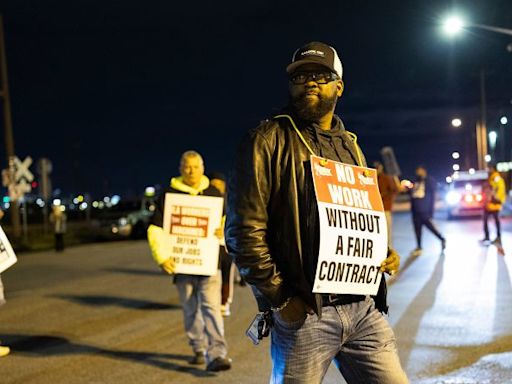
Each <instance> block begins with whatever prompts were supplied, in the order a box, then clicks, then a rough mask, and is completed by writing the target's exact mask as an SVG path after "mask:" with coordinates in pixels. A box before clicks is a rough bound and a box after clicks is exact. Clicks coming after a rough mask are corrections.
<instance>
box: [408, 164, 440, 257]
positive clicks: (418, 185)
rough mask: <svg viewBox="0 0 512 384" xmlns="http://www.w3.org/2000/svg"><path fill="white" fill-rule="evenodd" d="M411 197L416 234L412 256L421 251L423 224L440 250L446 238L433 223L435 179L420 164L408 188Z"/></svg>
mask: <svg viewBox="0 0 512 384" xmlns="http://www.w3.org/2000/svg"><path fill="white" fill-rule="evenodd" d="M409 195H410V197H411V212H412V221H413V225H414V233H415V235H416V245H417V246H416V249H414V250H413V251H412V252H411V255H412V256H419V255H421V253H422V245H421V232H422V228H423V226H425V227H427V228H428V229H429V230H430V231H431V232H432V233H433V234H434V235H435V236H436V237H437V238H438V239H439V240H441V250H442V251H444V249H445V248H446V238H445V237H444V236H443V235H442V234H441V232H439V230H438V229H437V227H436V226H435V225H434V222H433V221H432V218H433V217H434V204H435V201H436V181H435V180H434V179H433V178H432V177H430V176H428V175H427V169H426V168H425V167H424V166H422V165H420V166H418V167H417V168H416V181H415V182H414V185H413V186H412V188H411V189H410V190H409Z"/></svg>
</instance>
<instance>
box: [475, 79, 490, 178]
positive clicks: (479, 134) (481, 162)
mask: <svg viewBox="0 0 512 384" xmlns="http://www.w3.org/2000/svg"><path fill="white" fill-rule="evenodd" d="M476 146H477V158H478V159H477V161H478V163H477V164H478V169H485V168H486V166H487V164H486V163H487V162H486V161H485V156H486V155H487V99H486V94H485V70H484V69H481V70H480V120H479V121H478V122H477V123H476Z"/></svg>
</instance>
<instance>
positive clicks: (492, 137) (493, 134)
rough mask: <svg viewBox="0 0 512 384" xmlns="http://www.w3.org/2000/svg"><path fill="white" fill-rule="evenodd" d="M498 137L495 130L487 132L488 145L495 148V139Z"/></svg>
mask: <svg viewBox="0 0 512 384" xmlns="http://www.w3.org/2000/svg"><path fill="white" fill-rule="evenodd" d="M497 139H498V134H497V133H496V132H495V131H491V132H489V145H490V146H491V148H496V140H497Z"/></svg>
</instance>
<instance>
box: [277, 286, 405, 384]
mask: <svg viewBox="0 0 512 384" xmlns="http://www.w3.org/2000/svg"><path fill="white" fill-rule="evenodd" d="M271 354H272V363H273V368H272V377H271V379H270V382H271V383H272V384H278V383H294V384H295V383H304V384H314V383H321V382H322V379H323V377H324V376H325V373H326V372H327V369H328V368H329V365H330V364H331V362H332V361H333V360H334V362H335V364H336V366H337V367H338V369H339V370H340V372H341V374H342V375H343V377H344V378H345V380H346V381H347V383H349V384H363V383H364V384H405V383H408V380H407V377H406V375H405V372H404V371H403V369H402V367H401V365H400V360H399V358H398V353H397V349H396V343H395V335H394V333H393V330H392V329H391V327H390V326H389V324H388V322H387V320H386V319H385V318H384V316H383V315H382V314H381V313H380V312H379V311H378V310H377V309H375V305H374V302H373V299H372V298H370V297H369V296H368V297H367V298H366V299H365V300H363V301H359V302H355V303H351V304H345V305H337V306H327V307H323V308H322V318H321V319H319V318H318V316H317V315H307V317H306V318H305V319H303V320H299V321H296V322H293V323H287V322H285V321H283V319H282V318H281V317H280V315H279V313H274V327H273V328H272V342H271Z"/></svg>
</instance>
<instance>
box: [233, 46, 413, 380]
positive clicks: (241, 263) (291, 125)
mask: <svg viewBox="0 0 512 384" xmlns="http://www.w3.org/2000/svg"><path fill="white" fill-rule="evenodd" d="M287 72H288V75H289V88H288V89H289V95H290V104H289V107H288V108H286V109H285V110H284V111H283V112H282V113H280V114H278V115H276V116H273V117H272V118H271V119H268V120H266V121H264V122H262V123H261V124H260V125H259V126H258V127H257V128H256V129H254V130H251V131H250V132H249V133H248V135H247V136H246V137H245V139H244V140H243V141H242V144H241V146H240V147H239V150H238V156H237V159H236V164H235V169H234V171H233V175H232V177H231V178H230V181H229V183H228V193H227V198H228V205H227V215H226V228H225V235H226V244H227V247H228V252H229V254H230V255H231V256H232V257H233V260H234V261H235V264H237V266H238V269H239V271H240V274H241V275H242V277H243V278H244V279H245V280H246V282H247V283H248V284H249V285H250V286H251V288H252V290H253V293H254V295H255V297H256V301H257V304H258V308H259V310H260V311H262V312H266V313H267V316H269V317H271V318H272V320H273V325H272V329H271V356H272V362H273V368H272V375H271V380H270V381H271V383H308V384H310V383H311V384H314V383H320V382H321V381H322V379H323V377H324V375H325V373H326V371H327V369H328V367H329V365H330V364H331V361H333V360H334V361H335V362H336V364H337V366H338V368H339V370H340V371H341V373H342V375H343V376H344V378H345V380H346V381H347V382H348V383H349V384H354V383H362V382H364V383H367V384H371V383H375V384H376V383H381V384H403V383H407V377H406V375H405V373H404V371H403V369H402V367H401V365H400V361H399V358H398V354H397V350H396V343H395V337H394V334H393V331H392V329H391V327H390V326H389V324H388V323H387V321H386V319H385V318H384V317H383V315H382V313H381V312H386V311H387V305H386V300H385V297H386V293H385V291H386V283H385V281H384V279H382V280H381V285H380V289H379V292H378V293H377V295H376V296H375V297H370V296H365V295H350V294H339V293H338V294H336V293H334V292H332V294H319V293H314V292H313V288H314V287H313V283H314V279H315V274H316V268H317V264H318V260H319V258H318V256H319V240H320V222H319V216H318V204H317V200H316V196H315V190H314V185H313V178H312V173H311V164H310V156H311V155H313V154H316V155H319V156H321V157H323V158H325V159H329V160H334V161H338V162H343V163H347V164H352V165H359V166H361V167H365V166H366V161H365V159H364V156H363V154H362V152H361V150H360V148H359V146H358V144H357V138H356V136H355V135H354V134H353V133H351V132H348V131H347V130H346V129H345V127H344V125H343V122H342V121H341V119H340V118H339V117H338V116H336V115H335V114H334V109H335V106H336V103H337V100H338V98H339V97H341V95H342V93H343V87H344V85H343V81H342V75H343V68H342V65H341V61H340V60H339V57H338V54H337V53H336V50H335V49H334V48H332V47H331V46H329V45H326V44H324V43H319V42H312V43H309V44H307V45H305V46H304V47H302V48H300V49H298V50H297V51H296V52H295V54H294V55H293V59H292V63H291V64H290V65H289V66H288V67H287ZM399 263H400V258H399V256H398V255H397V254H396V252H394V251H392V250H390V251H389V252H388V257H387V259H386V260H385V261H384V262H383V263H382V265H381V267H380V270H381V271H385V272H388V273H393V272H395V271H396V270H397V269H398V267H399Z"/></svg>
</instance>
